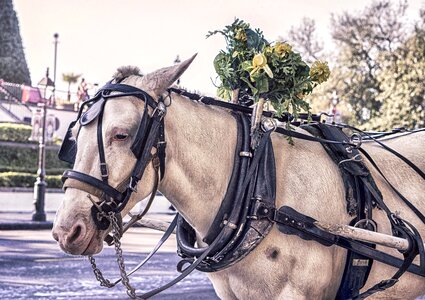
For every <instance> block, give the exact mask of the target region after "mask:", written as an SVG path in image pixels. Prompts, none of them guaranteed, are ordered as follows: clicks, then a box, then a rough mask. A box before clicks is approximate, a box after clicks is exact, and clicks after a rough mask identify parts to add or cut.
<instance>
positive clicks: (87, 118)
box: [80, 98, 105, 126]
mask: <svg viewBox="0 0 425 300" xmlns="http://www.w3.org/2000/svg"><path fill="white" fill-rule="evenodd" d="M104 102H105V99H104V98H100V99H99V100H97V101H96V102H95V103H94V104H93V105H92V106H90V108H89V109H88V110H87V111H86V112H85V113H83V115H82V116H81V118H80V124H81V125H82V126H85V125H87V124H89V123H91V122H92V121H93V120H94V119H96V118H97V116H98V115H99V114H100V112H101V111H102V109H103V107H104V105H103V104H104Z"/></svg>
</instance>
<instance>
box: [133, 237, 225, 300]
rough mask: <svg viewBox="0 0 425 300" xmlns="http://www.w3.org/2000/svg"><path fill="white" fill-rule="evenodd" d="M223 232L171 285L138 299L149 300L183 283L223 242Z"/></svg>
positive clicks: (168, 284)
mask: <svg viewBox="0 0 425 300" xmlns="http://www.w3.org/2000/svg"><path fill="white" fill-rule="evenodd" d="M223 233H224V232H223V231H222V232H220V234H219V235H218V236H217V237H216V239H215V240H214V242H213V243H212V244H211V245H210V246H209V247H207V248H206V249H205V251H204V252H203V253H202V255H201V256H199V257H198V258H197V259H196V260H195V261H194V262H193V263H192V264H191V265H190V266H189V267H187V268H186V269H185V270H184V271H183V272H182V273H181V274H180V275H179V276H178V277H176V278H174V279H173V280H172V281H170V282H169V283H167V284H165V285H163V286H161V287H159V288H157V289H154V290H152V291H150V292H147V293H144V294H143V295H140V296H139V295H137V297H140V298H141V299H148V298H150V297H152V296H154V295H156V294H158V293H160V292H162V291H164V290H166V289H168V288H169V287H171V286H173V285H175V284H176V283H178V282H179V281H181V280H182V279H183V278H185V277H186V276H187V275H189V274H190V273H192V271H193V270H195V269H196V267H198V266H199V265H200V264H201V263H202V262H203V260H204V259H205V258H206V257H207V256H208V254H210V252H211V251H212V250H213V249H214V248H215V247H216V245H217V243H218V242H219V241H220V240H221V238H222V235H223Z"/></svg>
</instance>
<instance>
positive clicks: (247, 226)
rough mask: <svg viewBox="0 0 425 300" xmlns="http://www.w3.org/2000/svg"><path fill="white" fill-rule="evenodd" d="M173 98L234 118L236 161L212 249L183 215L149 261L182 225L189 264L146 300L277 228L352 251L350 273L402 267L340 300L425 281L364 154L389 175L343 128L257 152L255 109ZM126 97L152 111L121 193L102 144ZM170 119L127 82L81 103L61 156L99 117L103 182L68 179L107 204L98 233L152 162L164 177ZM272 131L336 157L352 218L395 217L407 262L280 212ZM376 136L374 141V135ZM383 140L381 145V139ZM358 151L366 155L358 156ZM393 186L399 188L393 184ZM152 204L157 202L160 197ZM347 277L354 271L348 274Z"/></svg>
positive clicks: (413, 238)
mask: <svg viewBox="0 0 425 300" xmlns="http://www.w3.org/2000/svg"><path fill="white" fill-rule="evenodd" d="M171 93H178V94H179V95H182V96H185V97H188V98H190V99H192V100H197V101H199V102H202V103H204V104H206V105H215V106H220V107H224V108H226V109H230V110H231V111H232V115H233V116H234V118H235V119H236V121H237V124H238V125H237V126H238V136H237V147H236V151H235V163H234V169H233V172H232V176H231V179H230V182H229V186H228V189H227V192H226V196H225V198H224V200H223V202H222V204H221V207H220V208H219V211H218V213H217V216H216V218H215V220H214V222H213V224H212V225H211V228H210V230H209V232H208V234H207V235H206V237H205V238H204V240H203V241H204V242H205V243H206V244H208V246H207V247H205V248H196V247H195V241H196V238H195V233H194V230H193V228H191V227H190V225H189V224H188V223H187V222H186V221H185V220H184V219H183V218H182V217H181V216H180V215H179V214H177V215H176V218H175V220H174V221H173V222H172V223H171V225H170V227H169V229H168V230H167V232H166V234H165V235H164V237H163V238H162V239H161V240H160V242H159V243H158V245H157V247H155V249H154V250H153V252H152V253H151V254H150V255H149V257H151V256H152V255H153V254H154V253H155V252H156V250H157V249H158V248H159V247H160V245H161V244H162V243H163V242H164V241H165V239H166V238H167V237H168V236H169V235H170V234H171V232H172V230H173V229H174V226H176V227H177V231H176V233H177V241H178V253H179V255H181V256H182V257H183V260H182V262H181V263H179V265H178V269H179V270H180V271H182V274H181V275H180V276H178V277H177V278H176V279H174V280H173V281H171V282H170V283H168V284H166V285H165V286H163V287H160V288H158V289H155V290H153V291H151V292H148V293H145V294H143V295H141V296H140V297H142V298H144V299H145V298H148V297H151V296H153V295H155V294H157V293H159V292H161V291H162V290H164V289H166V288H168V287H169V286H171V285H173V284H175V283H176V282H178V281H180V280H181V279H183V278H184V277H185V276H187V275H188V274H189V273H190V272H191V271H193V270H194V269H198V270H201V271H205V272H214V271H217V270H221V269H224V268H227V267H229V266H231V265H233V264H234V263H236V262H238V261H239V260H241V259H242V258H243V257H245V256H246V255H248V253H249V252H250V251H252V250H253V249H254V248H255V247H256V246H257V245H258V244H259V243H260V242H261V240H262V239H263V238H264V237H265V236H266V235H267V233H268V232H269V231H270V229H271V227H272V225H273V223H276V224H277V227H278V228H279V230H280V231H281V232H283V233H285V234H295V235H297V236H299V237H300V238H302V239H306V240H314V241H316V242H319V243H321V244H323V245H324V246H331V245H338V246H341V247H343V248H346V249H348V250H349V257H348V260H347V267H346V270H349V269H350V266H349V262H352V261H354V260H355V259H359V257H360V258H361V259H366V260H367V261H368V266H369V267H370V266H371V263H372V261H373V260H377V261H380V262H383V263H386V264H388V265H391V266H394V267H396V268H399V270H398V271H397V272H396V274H395V275H394V276H393V277H392V278H390V279H388V280H383V281H381V282H380V283H378V284H376V285H375V286H374V287H372V288H371V289H369V290H368V291H366V292H365V293H363V294H360V295H359V290H360V288H361V287H362V286H363V285H364V282H365V281H366V279H367V274H368V272H369V269H367V270H366V271H365V270H364V269H362V270H361V272H360V273H362V274H361V275H360V276H361V278H362V279H361V280H360V283H359V282H357V283H354V284H352V283H350V282H349V284H346V283H344V282H343V284H342V285H341V288H340V290H339V293H338V295H339V296H338V297H340V298H341V299H346V298H354V297H356V298H358V299H362V298H364V297H367V296H369V295H371V294H373V293H375V292H377V291H380V290H384V289H386V288H388V287H390V286H392V285H394V284H395V283H396V282H397V281H398V278H399V277H400V276H401V275H402V274H403V273H404V272H405V271H408V272H411V273H414V274H417V275H419V276H425V258H424V256H425V251H424V249H423V242H422V239H421V237H420V235H419V233H418V231H417V230H416V229H415V228H414V227H413V226H412V225H411V224H410V223H408V222H407V221H405V220H403V219H401V218H400V217H398V216H396V215H395V214H394V213H392V212H391V211H390V210H389V209H388V207H387V206H386V205H385V203H384V201H383V199H382V195H381V194H380V192H379V190H378V189H377V187H376V185H375V184H374V182H373V179H372V177H371V175H370V172H369V170H367V168H366V166H365V165H364V164H363V163H361V162H360V161H357V160H356V157H357V156H358V155H359V152H358V151H361V152H362V154H363V155H364V156H365V157H366V158H367V159H369V160H370V161H371V163H372V165H373V166H374V167H375V168H376V169H377V170H378V172H379V173H381V174H382V172H381V171H380V170H379V168H378V167H377V165H376V164H375V163H374V161H373V160H372V158H371V157H370V156H369V155H368V154H367V152H365V150H364V149H362V148H360V147H358V144H356V143H355V142H353V141H350V139H349V138H348V137H347V136H345V134H343V132H342V130H341V129H340V128H337V127H335V126H327V125H323V124H320V123H318V124H317V125H316V126H314V127H313V128H312V129H311V130H314V131H317V132H316V136H310V135H306V134H303V133H300V132H296V131H291V130H287V129H285V128H282V127H275V128H272V129H268V130H264V132H263V133H262V137H261V140H260V143H259V146H258V148H257V149H256V150H255V151H252V149H250V147H249V144H250V143H249V141H250V137H249V121H248V117H247V115H249V114H250V113H252V109H251V108H248V107H243V106H239V105H236V104H231V103H226V102H222V101H218V100H215V99H213V98H210V97H201V96H198V95H196V94H191V93H188V92H186V91H184V90H179V89H175V88H170V89H169V90H168V96H167V97H170V99H171V96H170V94H171ZM124 96H134V97H136V98H138V99H140V100H142V101H144V104H145V109H144V113H143V116H142V119H141V122H140V125H139V129H138V131H137V134H136V138H135V141H134V143H133V145H132V146H131V150H132V151H133V153H134V155H135V157H136V158H137V162H136V164H135V166H134V168H133V171H132V173H131V176H130V177H129V178H127V179H126V180H124V181H123V182H122V183H121V184H120V185H118V186H117V187H112V186H110V185H109V184H108V169H107V162H106V158H105V154H104V149H103V138H102V117H103V110H104V106H105V103H106V101H111V100H112V99H119V98H120V97H124ZM85 108H88V109H87V111H84V109H85ZM149 109H151V110H152V111H153V112H152V113H151V114H149ZM165 113H166V106H165V104H164V99H163V98H162V97H161V98H160V99H158V101H157V102H156V101H155V100H154V99H152V97H151V96H150V95H149V94H147V93H146V92H144V91H142V90H140V89H138V88H135V87H133V86H129V85H125V84H120V83H108V84H107V85H105V86H104V87H103V88H102V89H100V90H99V92H98V93H97V94H96V96H95V97H94V98H93V99H90V100H88V101H86V102H84V103H83V104H82V106H81V108H80V111H79V113H78V116H77V120H76V121H74V122H72V123H71V125H70V128H69V131H68V133H67V135H66V137H65V140H64V143H63V144H62V147H61V150H60V152H59V158H61V159H62V160H65V161H69V162H74V161H75V154H76V141H75V140H74V141H73V140H72V139H71V133H70V130H71V129H72V127H74V126H75V124H76V122H77V121H79V122H80V125H81V126H85V125H87V124H89V123H91V122H92V121H93V120H95V119H97V144H98V148H99V160H100V173H101V180H99V179H98V178H96V177H93V176H91V175H87V174H84V173H81V172H78V171H74V170H67V171H65V173H64V176H63V181H64V188H67V187H74V188H78V189H81V190H83V191H86V192H87V193H89V194H91V195H94V196H96V197H98V198H99V199H100V200H101V202H100V203H95V202H94V201H92V202H93V204H94V205H93V207H92V216H93V219H94V221H95V223H96V225H97V227H98V228H99V229H103V230H105V229H107V228H108V227H109V225H110V224H109V221H108V219H107V218H106V215H107V214H108V213H110V212H113V213H115V214H116V215H119V213H120V212H121V211H122V210H123V208H124V207H125V205H126V204H127V202H128V200H129V198H130V196H131V195H132V192H134V191H135V188H136V186H137V183H138V182H139V180H140V179H141V178H142V176H143V173H144V170H145V169H146V167H147V165H148V164H149V163H150V162H151V161H153V162H154V165H155V169H156V170H157V169H160V171H161V172H160V173H161V178H162V177H163V175H164V172H165V138H164V123H163V117H164V115H165ZM264 114H265V115H266V116H268V117H273V115H272V114H271V113H270V112H265V113H264ZM301 117H303V116H301ZM304 117H306V116H304ZM314 119H316V121H318V120H320V116H314ZM279 120H280V121H284V122H289V121H290V120H291V116H290V115H288V114H287V115H283V117H282V118H279ZM81 126H80V128H81ZM272 132H276V133H279V134H284V135H286V136H290V137H294V138H300V139H305V140H308V141H314V142H320V143H322V145H323V146H324V147H325V149H326V150H327V152H328V153H329V154H330V155H331V157H333V159H334V160H335V162H336V163H337V164H338V166H340V170H341V173H342V176H343V178H344V182H345V183H347V184H346V192H347V193H346V195H347V209H348V213H349V214H351V215H356V219H355V220H356V221H360V220H363V219H368V220H372V208H373V207H378V208H379V209H382V210H383V211H384V212H385V213H386V214H387V215H388V218H389V220H390V223H391V225H392V229H393V234H394V235H395V236H401V237H403V238H406V239H408V241H409V244H410V249H409V251H407V252H406V253H403V256H404V259H403V260H401V259H399V258H396V257H393V256H391V255H388V254H386V253H383V252H381V251H378V250H376V249H374V247H373V246H371V245H368V244H366V243H362V242H358V241H353V240H350V239H347V238H343V237H340V236H336V235H333V234H330V233H328V232H325V231H323V230H321V229H320V228H318V227H317V226H316V225H315V223H314V222H315V220H314V219H313V218H311V217H309V216H306V215H303V214H302V213H300V212H297V211H296V210H294V209H292V208H291V207H287V206H283V207H280V208H277V207H276V206H275V193H276V176H275V162H274V154H273V147H272V143H271V139H270V135H271V134H272ZM77 138H78V137H77ZM372 138H374V137H373V136H372ZM377 142H378V143H379V141H377ZM382 145H383V144H382ZM347 148H349V149H350V151H347ZM356 148H359V149H358V150H357V149H356ZM152 149H155V151H154V154H152V151H153V150H152ZM384 149H386V150H388V151H390V152H392V153H393V152H395V151H394V150H392V149H390V148H388V147H387V146H385V145H384ZM394 154H395V155H397V156H398V157H399V158H401V157H402V156H401V154H399V153H394ZM401 159H402V160H403V161H404V162H405V163H407V164H408V165H409V166H411V167H412V168H413V169H414V170H415V171H416V172H417V173H418V174H419V175H421V176H422V178H424V179H425V175H424V174H423V172H422V171H421V170H420V169H419V168H417V167H416V166H415V165H414V164H413V163H411V162H410V161H409V160H408V159H406V158H404V157H402V158H401ZM341 166H342V167H341ZM382 175H383V174H382ZM156 181H157V182H156V184H155V185H156V186H157V183H158V178H157V179H156ZM390 186H391V187H392V188H393V189H394V187H393V186H392V185H391V184H390ZM394 190H395V189H394ZM155 191H156V187H154V191H153V194H154V193H155ZM395 191H396V190H395ZM396 193H397V194H398V195H399V196H400V197H402V199H403V201H404V202H406V204H407V205H408V206H409V207H410V208H411V209H412V210H413V211H414V212H415V213H416V214H417V215H418V216H419V218H421V220H422V221H423V222H424V223H425V217H424V216H423V215H422V213H421V212H420V211H419V210H417V209H416V208H415V207H414V206H413V205H412V204H411V203H410V202H409V201H408V200H407V199H406V198H405V197H404V196H403V195H401V194H400V193H399V192H398V191H396ZM353 195H354V196H353ZM151 198H152V199H153V197H151ZM152 199H151V200H152ZM409 203H410V205H409ZM144 213H145V212H144ZM366 229H367V228H366ZM417 255H419V256H420V264H419V265H415V264H412V261H413V259H414V258H415V257H416V256H417ZM146 261H147V260H145V261H144V262H142V263H141V264H140V265H139V266H138V267H137V268H136V269H138V268H139V267H141V266H142V265H143V264H144V263H145V262H146ZM187 263H189V264H190V265H189V266H188V267H186V268H184V269H183V266H184V265H185V264H187ZM136 269H135V270H136ZM351 269H352V268H351ZM135 270H133V271H132V272H131V273H133V272H134V271H135ZM348 272H353V271H350V270H349V271H348ZM357 275H358V274H356V276H354V277H356V278H357V277H358V276H357ZM351 277H353V276H351ZM344 279H345V282H347V281H350V274H348V275H347V271H346V272H345V274H344ZM356 280H357V279H356ZM357 281H359V280H357Z"/></svg>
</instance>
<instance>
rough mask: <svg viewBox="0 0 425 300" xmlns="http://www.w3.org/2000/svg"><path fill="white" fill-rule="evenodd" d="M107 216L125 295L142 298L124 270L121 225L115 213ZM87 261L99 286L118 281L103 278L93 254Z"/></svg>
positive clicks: (109, 285)
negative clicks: (125, 290) (125, 291)
mask: <svg viewBox="0 0 425 300" xmlns="http://www.w3.org/2000/svg"><path fill="white" fill-rule="evenodd" d="M107 218H108V219H109V221H110V222H111V224H112V237H113V239H114V246H115V254H116V256H117V264H118V268H119V269H120V275H121V281H122V284H123V285H124V286H125V287H126V289H127V295H128V296H129V297H130V298H131V299H139V300H143V298H140V297H138V296H137V295H136V289H135V288H133V287H132V286H131V285H130V280H129V278H128V275H127V272H126V271H125V264H124V257H123V252H122V249H121V241H120V239H121V234H120V232H121V227H120V225H119V223H118V220H117V217H116V216H115V213H113V212H109V214H108V216H107ZM89 261H90V264H91V266H92V269H93V272H94V275H95V277H96V279H97V280H98V281H99V282H100V285H101V286H105V287H108V288H111V287H113V286H115V284H117V283H118V282H116V283H111V282H110V281H109V280H108V279H105V277H103V274H102V272H101V271H100V269H99V268H98V267H97V266H96V260H95V259H94V257H93V256H91V255H89Z"/></svg>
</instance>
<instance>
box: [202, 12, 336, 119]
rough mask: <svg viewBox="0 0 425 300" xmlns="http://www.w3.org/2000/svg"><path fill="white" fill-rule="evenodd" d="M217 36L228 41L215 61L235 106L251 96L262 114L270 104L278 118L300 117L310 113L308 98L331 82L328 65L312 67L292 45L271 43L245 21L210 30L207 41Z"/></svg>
mask: <svg viewBox="0 0 425 300" xmlns="http://www.w3.org/2000/svg"><path fill="white" fill-rule="evenodd" d="M217 33H220V34H222V35H223V36H224V38H225V40H226V49H225V50H221V51H220V52H219V53H218V55H217V56H216V57H215V59H214V67H215V70H216V72H217V74H218V77H219V79H220V82H221V83H220V85H219V86H218V94H219V96H220V97H222V98H227V99H229V98H232V99H233V102H235V103H238V102H241V101H240V100H241V99H244V98H247V97H249V98H250V99H253V100H254V102H255V103H258V102H260V104H261V113H262V106H263V103H264V102H265V101H270V103H271V105H272V106H273V108H274V109H275V110H276V114H277V115H278V116H281V115H282V114H283V113H290V114H292V115H293V116H294V117H295V118H297V117H298V115H299V113H300V112H301V111H302V110H304V111H306V112H307V113H309V114H310V105H309V103H308V102H307V101H305V100H304V97H305V96H306V95H308V94H310V93H311V92H312V91H313V89H314V88H315V87H316V86H317V85H319V84H320V83H322V82H324V81H326V80H327V79H328V77H329V75H330V71H329V67H328V65H327V63H326V62H321V61H316V62H314V63H313V64H312V66H311V67H309V66H308V65H307V64H306V63H305V62H304V61H303V60H302V58H301V56H300V54H299V53H296V52H294V51H293V49H292V46H291V45H289V44H288V43H285V42H274V43H269V42H268V41H267V40H266V39H265V38H264V35H263V32H262V31H261V30H259V29H255V30H253V29H251V28H250V25H249V24H248V23H246V22H244V21H243V20H239V19H236V20H235V21H234V22H233V24H231V25H229V26H226V27H225V28H224V29H223V30H216V31H210V32H209V33H208V35H207V38H208V37H210V36H212V35H215V34H217ZM261 113H260V117H261ZM257 117H258V116H257ZM288 126H289V124H288Z"/></svg>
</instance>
